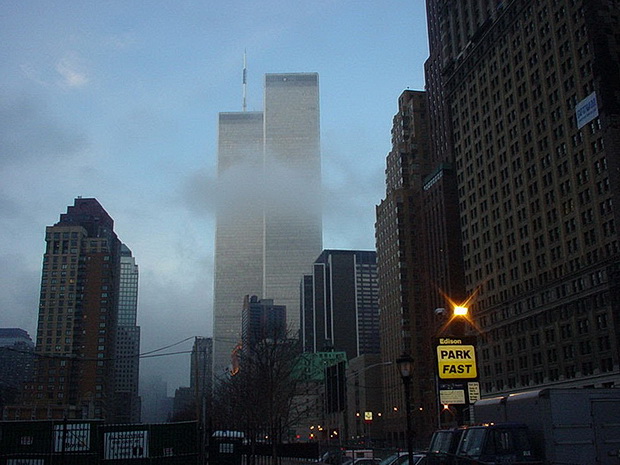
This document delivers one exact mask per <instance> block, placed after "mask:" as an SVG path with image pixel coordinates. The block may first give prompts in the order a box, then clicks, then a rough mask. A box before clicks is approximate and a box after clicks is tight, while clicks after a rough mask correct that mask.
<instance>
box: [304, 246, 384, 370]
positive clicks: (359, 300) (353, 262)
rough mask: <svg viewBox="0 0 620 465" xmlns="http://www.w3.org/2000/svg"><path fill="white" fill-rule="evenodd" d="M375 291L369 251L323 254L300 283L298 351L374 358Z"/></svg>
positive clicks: (376, 331) (374, 259) (373, 265)
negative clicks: (341, 353)
mask: <svg viewBox="0 0 620 465" xmlns="http://www.w3.org/2000/svg"><path fill="white" fill-rule="evenodd" d="M378 293H379V289H378V284H377V255H376V253H375V252H374V251H360V250H324V251H323V253H321V255H320V256H319V257H318V258H317V259H316V260H315V261H314V265H313V273H312V275H305V276H304V277H303V280H302V285H301V296H300V299H301V306H302V308H301V317H300V321H301V322H302V326H301V328H300V334H301V340H302V344H303V347H302V349H303V351H304V352H322V351H326V350H328V349H329V350H336V351H338V352H345V353H346V354H347V357H348V358H349V359H352V358H355V357H357V356H359V355H362V354H378V353H379V347H380V343H379V302H378Z"/></svg>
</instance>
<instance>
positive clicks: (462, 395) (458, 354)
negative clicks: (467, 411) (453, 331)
mask: <svg viewBox="0 0 620 465" xmlns="http://www.w3.org/2000/svg"><path fill="white" fill-rule="evenodd" d="M435 354H436V356H437V379H438V390H439V401H440V402H441V404H443V405H462V406H469V405H470V404H473V403H474V402H475V401H476V400H478V399H479V398H480V384H479V383H478V366H477V363H476V338H475V337H474V336H463V337H440V338H437V339H436V341H435Z"/></svg>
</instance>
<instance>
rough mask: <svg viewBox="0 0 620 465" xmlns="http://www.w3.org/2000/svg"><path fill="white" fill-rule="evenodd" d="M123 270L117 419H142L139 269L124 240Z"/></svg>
mask: <svg viewBox="0 0 620 465" xmlns="http://www.w3.org/2000/svg"><path fill="white" fill-rule="evenodd" d="M120 267H121V270H120V271H121V274H120V287H119V299H118V327H117V330H116V358H115V371H116V387H115V395H116V400H115V408H116V421H117V422H119V423H139V422H140V415H141V410H142V409H141V405H140V397H139V386H138V385H139V373H140V370H139V368H140V327H139V326H138V325H137V314H138V278H139V270H138V265H137V264H136V259H135V258H134V257H133V256H132V254H131V250H129V248H128V247H127V246H126V245H125V244H121V263H120Z"/></svg>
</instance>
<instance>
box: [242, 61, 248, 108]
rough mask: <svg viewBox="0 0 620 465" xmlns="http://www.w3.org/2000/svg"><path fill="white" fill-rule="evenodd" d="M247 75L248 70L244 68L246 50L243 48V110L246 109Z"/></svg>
mask: <svg viewBox="0 0 620 465" xmlns="http://www.w3.org/2000/svg"><path fill="white" fill-rule="evenodd" d="M247 77H248V70H247V68H246V51H245V50H243V111H246V110H247V103H246V98H245V96H246V89H247V86H248V83H247Z"/></svg>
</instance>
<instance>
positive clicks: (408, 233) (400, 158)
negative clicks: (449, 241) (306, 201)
mask: <svg viewBox="0 0 620 465" xmlns="http://www.w3.org/2000/svg"><path fill="white" fill-rule="evenodd" d="M427 118H428V113H427V96H426V94H425V92H421V91H411V90H407V91H404V92H403V93H402V94H401V96H400V97H399V100H398V113H397V114H396V115H395V116H394V120H393V126H392V150H391V151H390V152H389V154H388V156H387V159H386V170H385V173H386V194H385V198H384V199H383V200H382V201H381V203H380V204H379V205H378V206H377V208H376V218H377V220H376V224H375V236H376V245H377V266H378V279H379V307H380V309H381V320H380V328H381V356H382V362H383V363H384V366H383V405H384V407H385V413H384V415H383V428H384V430H385V435H386V439H387V440H388V441H389V442H390V443H392V444H398V445H400V446H401V447H404V445H405V444H406V436H405V434H406V431H405V425H406V421H405V405H406V404H405V397H404V390H403V386H402V381H401V378H400V374H399V372H398V369H397V368H396V366H395V363H394V362H395V361H396V360H397V359H398V358H399V357H400V356H401V355H402V354H408V355H410V356H411V357H413V359H414V360H415V361H416V363H415V364H414V373H413V379H414V380H415V382H414V383H413V384H412V389H411V391H412V393H411V395H412V398H411V404H412V406H413V415H414V424H415V425H417V426H416V432H415V433H416V434H415V437H414V440H415V443H416V445H417V446H418V447H423V446H424V443H425V442H427V441H428V437H429V435H430V433H431V432H432V431H433V429H434V428H435V427H436V425H437V422H436V418H437V408H438V406H437V400H436V396H435V384H434V364H433V360H434V355H433V352H432V345H431V344H432V340H433V337H434V336H435V333H436V331H437V327H436V321H435V319H434V312H433V310H432V305H433V304H432V303H431V302H432V296H434V295H436V294H439V293H440V282H438V281H434V280H433V279H432V274H433V271H432V270H431V269H430V267H429V266H428V263H429V262H428V259H429V257H430V256H431V255H432V251H431V248H432V247H438V248H442V252H443V254H442V256H444V255H446V254H447V250H448V249H447V247H445V235H444V234H443V232H442V230H441V229H436V230H434V231H433V234H431V235H428V234H427V232H428V230H429V227H428V221H429V218H428V215H427V214H426V210H427V206H426V204H425V202H424V192H425V191H424V186H425V183H424V180H425V178H426V176H427V175H428V173H429V172H430V166H431V165H430V157H429V152H430V149H429V147H430V146H429V131H428V124H427ZM429 210H430V211H431V212H433V213H434V214H437V215H440V213H441V212H440V211H438V210H436V209H435V208H429ZM442 220H443V217H442ZM433 244H436V245H433Z"/></svg>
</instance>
